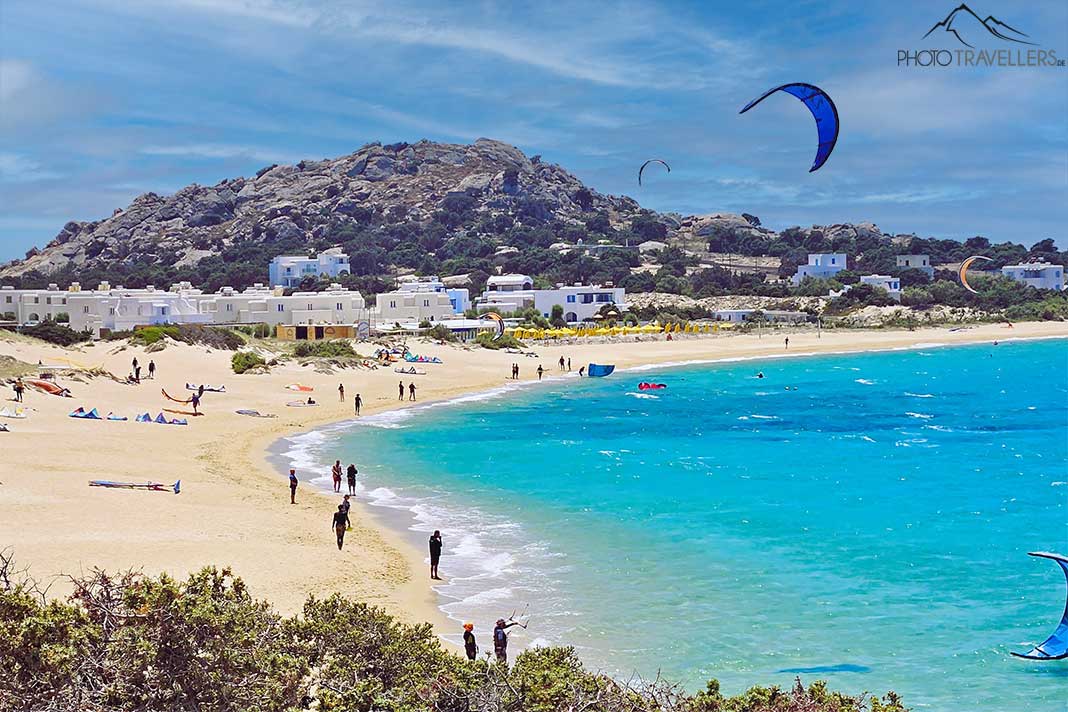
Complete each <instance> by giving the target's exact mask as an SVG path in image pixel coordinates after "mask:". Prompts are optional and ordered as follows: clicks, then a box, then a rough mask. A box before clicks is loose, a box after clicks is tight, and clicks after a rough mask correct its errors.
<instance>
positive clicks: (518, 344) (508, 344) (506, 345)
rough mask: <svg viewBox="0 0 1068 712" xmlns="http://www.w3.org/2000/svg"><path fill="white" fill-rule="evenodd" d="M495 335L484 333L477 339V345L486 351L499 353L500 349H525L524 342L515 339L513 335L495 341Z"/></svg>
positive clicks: (506, 335)
mask: <svg viewBox="0 0 1068 712" xmlns="http://www.w3.org/2000/svg"><path fill="white" fill-rule="evenodd" d="M493 336H494V335H493V334H490V333H487V332H483V333H481V334H479V335H478V336H476V337H475V343H477V344H478V345H479V346H481V347H482V348H484V349H490V350H492V351H497V350H499V349H524V348H526V347H525V346H524V345H523V342H522V341H520V340H519V339H517V338H515V337H514V336H512V335H511V334H505V335H504V336H501V337H500V338H498V339H496V340H494V338H493Z"/></svg>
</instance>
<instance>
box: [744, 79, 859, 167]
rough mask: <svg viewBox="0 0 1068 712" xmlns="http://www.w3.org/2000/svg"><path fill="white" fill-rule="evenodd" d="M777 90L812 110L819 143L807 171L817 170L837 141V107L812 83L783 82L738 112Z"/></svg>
mask: <svg viewBox="0 0 1068 712" xmlns="http://www.w3.org/2000/svg"><path fill="white" fill-rule="evenodd" d="M777 91H784V92H786V93H787V94H793V95H794V96H796V97H797V98H798V99H800V100H801V101H803V102H804V103H805V106H807V107H808V110H809V111H811V112H812V118H814V119H815V120H816V130H817V131H818V132H819V138H820V145H819V148H818V149H816V160H815V161H813V163H812V167H811V168H809V169H808V172H809V173H811V172H812V171H817V170H819V169H820V166H822V165H823V164H824V163H826V162H827V159H828V158H830V157H831V151H833V150H834V144H835V143H836V142H837V141H838V108H837V107H836V106H835V105H834V102H833V101H831V97H829V96H827V92H825V91H823V90H822V89H820V88H819V87H817V86H813V85H812V84H783V85H782V86H781V87H775V88H774V89H769V90H768V91H766V92H764V93H763V94H761V95H760V96H759V97H757V98H756V99H753V100H752V101H751V102H749V103H748V104H746V105H745V108H743V109H742V110H741V111H739V112H738V113H739V114H744V113H745V112H747V111H749V110H750V109H752V108H753V107H754V106H756V105H757V104H759V103H760V102H762V101H764V100H765V99H767V98H768V97H769V96H771V95H772V94H774V93H775V92H777Z"/></svg>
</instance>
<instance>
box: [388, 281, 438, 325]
mask: <svg viewBox="0 0 1068 712" xmlns="http://www.w3.org/2000/svg"><path fill="white" fill-rule="evenodd" d="M454 316H456V311H455V310H454V307H453V303H452V300H451V299H450V298H449V295H448V294H447V293H446V292H432V291H404V290H400V289H398V290H396V291H393V292H383V293H382V294H378V295H376V296H375V319H376V320H377V322H378V323H379V324H393V323H403V322H409V321H411V322H415V323H419V322H421V321H424V320H426V321H434V322H437V321H443V320H445V319H451V318H453V317H454Z"/></svg>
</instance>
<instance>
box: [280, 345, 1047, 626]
mask: <svg viewBox="0 0 1068 712" xmlns="http://www.w3.org/2000/svg"><path fill="white" fill-rule="evenodd" d="M955 333H956V332H955ZM1052 339H1068V334H1060V335H1036V336H1020V337H1016V336H1013V337H1008V338H1003V339H999V340H998V343H1015V342H1022V341H1046V340H1052ZM985 341H986V340H985V339H983V340H979V339H976V340H970V341H961V342H958V343H947V342H926V341H920V342H916V343H912V344H908V345H903V346H887V347H884V348H858V349H843V350H816V351H803V352H796V353H789V352H785V351H784V352H782V353H763V354H755V355H747V356H728V357H720V358H706V359H693V360H688V361H676V362H656V363H645V364H639V365H633V366H627V367H624V368H619V369H616V373H648V372H657V371H665V370H671V369H678V368H687V367H698V366H714V365H717V364H737V363H747V362H763V361H771V362H774V361H779V360H787V359H805V358H817V357H828V356H848V355H861V354H875V353H894V352H907V351H919V350H924V349H941V348H959V347H968V346H977V345H981V344H983V343H985ZM566 378H578V375H577V373H575V372H574V371H572V372H571V373H568V374H567V375H563V376H561V375H553V376H550V377H549V378H547V379H545V380H544V381H520V382H510V383H506V384H505V385H503V386H496V387H492V388H488V389H486V390H481V391H470V392H466V393H463V394H461V395H456V396H452V397H448V398H443V399H440V400H435V401H430V402H427V403H420V404H419V405H417V406H414V407H411V408H408V409H405V410H404V411H398V410H397V409H388V408H387V409H384V410H381V411H378V412H376V413H373V414H371V415H370V416H368V417H381V416H383V415H386V414H389V413H397V412H404V413H405V414H406V417H405V420H407V419H409V418H416V417H418V416H419V414H420V413H424V412H425V411H428V410H431V409H434V408H439V407H456V406H462V405H464V404H466V403H469V402H474V401H482V400H487V399H491V398H507V397H509V396H512V395H514V394H515V393H518V392H521V391H526V390H528V389H532V388H535V387H538V386H539V385H541V384H542V383H545V384H550V383H559V382H560V380H562V379H566ZM358 427H366V426H361V425H360V424H359V420H358V419H355V418H348V419H344V420H340V421H336V422H331V423H327V424H324V425H319V426H317V427H314V428H311V429H308V430H305V431H300V432H297V433H289V434H287V435H284V436H282V437H280V438H279V439H278V440H276V441H275V442H274V443H272V444H271V445H270V447H269V448H268V452H269V458H268V459H269V460H270V461H272V462H274V464H275V469H276V470H277V472H278V474H279V476H285V474H286V472H288V468H289V467H290V466H291V465H292V461H290V460H288V459H286V453H285V452H284V450H285V449H286V447H288V446H289V445H290V444H292V442H293V440H294V439H295V438H298V437H301V436H306V435H310V434H320V435H322V436H323V437H324V439H331V438H333V439H335V440H336V439H340V438H342V437H344V434H345V433H346V432H350V431H351V430H353V429H355V428H358ZM298 447H299V446H298ZM342 464H344V463H342ZM379 486H385V487H389V488H390V489H393V488H394V487H395V485H393V484H391V483H386V484H384V485H379ZM320 489H322V490H323V493H324V494H330V495H333V494H334V493H333V492H328V491H326V490H325V489H324V488H320ZM395 494H398V496H399V497H401V498H404V497H405V496H407V494H408V493H405V492H403V491H401V492H399V493H397V492H395ZM353 500H354V501H355V502H357V503H358V504H359V505H360V506H361V507H362V509H363V510H365V511H366V512H367V513H368V514H369V515H371V516H373V517H374V516H375V515H376V514H377V517H376V518H377V519H378V522H379V524H381V525H382V526H385V527H387V528H389V529H391V530H392V531H393V533H394V534H395V535H396V536H398V537H402V538H405V539H407V540H408V541H409V542H410V543H411V544H412V550H413V552H415V551H417V548H416V547H417V546H418V544H419V543H420V537H422V536H424V534H425V532H424V531H422V530H421V529H419V527H418V525H419V523H420V522H419V519H418V517H417V515H416V514H415V512H414V511H413V509H412V507H410V506H404V505H400V506H390V505H387V504H381V503H377V502H375V501H374V500H373V499H372V498H371V497H370V496H369V494H368V492H367V491H366V490H365V489H363V488H361V490H358V491H357V494H356V495H355V497H354V498H353ZM391 512H392V514H391ZM416 556H417V557H418V561H413V565H414V564H418V566H419V567H422V569H425V568H426V566H427V563H426V557H425V556H424V555H422V554H416ZM448 582H449V580H448V577H446V580H445V581H443V582H440V583H438V584H434V585H433V586H432V587H431V591H432V593H433V596H432V598H433V599H434V605H435V606H436V607H437V609H438V612H439V614H440V616H442V617H444V619H445V620H447V621H449V622H450V625H451V627H452V628H458V627H459V625H460V624H461V623H462V619H461V618H457V617H455V616H454V615H452V614H451V613H450V612H449V611H448V610H446V607H447V606H448V605H450V604H453V603H457V602H459V601H461V600H462V599H459V598H457V597H455V596H450V595H448V594H446V593H445V592H443V591H442V590H440V589H442V588H444V587H445V586H446V585H447V584H448ZM435 630H436V631H437V635H438V638H439V639H441V640H442V641H444V642H446V643H451V644H452V645H455V646H457V647H458V646H459V643H458V641H457V640H456V638H457V636H456V635H454V634H450V633H443V632H442V631H441V630H440V629H438V628H435Z"/></svg>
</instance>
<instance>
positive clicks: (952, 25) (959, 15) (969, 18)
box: [924, 3, 1036, 47]
mask: <svg viewBox="0 0 1068 712" xmlns="http://www.w3.org/2000/svg"><path fill="white" fill-rule="evenodd" d="M938 29H941V30H943V31H945V32H948V33H950V34H951V35H953V36H954V37H956V38H957V41H958V42H960V43H961V44H962V45H964V46H965V47H973V45H972V44H971V43H970V42H968V39H970V40H972V41H976V38H977V37H983V36H984V35H983V31H984V30H985V31H986V32H987V33H988V34H991V35H993V36H994V37H997V38H998V39H1000V40H1004V41H1006V42H1017V43H1019V44H1026V45H1033V44H1036V43H1035V42H1031V41H1029V40H1030V38H1029V37H1028V35H1027V34H1026V33H1024V32H1020V31H1019V30H1017V29H1016V28H1015V27H1011V26H1009V25H1006V24H1005V23H1004V22H1002V21H1001V20H999V19H997V18H996V17H994V16H993V15H987V16H986V19H980V17H979V16H978V15H976V14H975V12H974V11H973V10H972V9H971V8H970V7H968V6H967V5H965V4H964V3H961V4H960V5H958V6H957V7H955V8H953V11H952V12H950V13H949V14H948V15H946V17H945V19H944V20H942V21H941V22H936V23H935V24H934V26H933V27H931V29H929V30H927V34H926V35H924V37H927V36H928V35H930V34H931V33H932V32H934V31H935V30H938ZM965 37H967V38H968V39H965Z"/></svg>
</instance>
